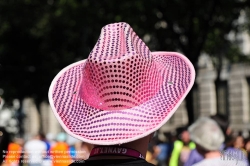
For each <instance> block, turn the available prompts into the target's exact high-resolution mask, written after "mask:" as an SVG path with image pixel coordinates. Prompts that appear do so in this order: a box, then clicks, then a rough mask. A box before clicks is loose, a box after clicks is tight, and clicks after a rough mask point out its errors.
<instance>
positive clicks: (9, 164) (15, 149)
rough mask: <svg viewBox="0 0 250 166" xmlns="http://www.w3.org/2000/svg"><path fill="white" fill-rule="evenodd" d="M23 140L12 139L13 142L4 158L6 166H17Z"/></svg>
mask: <svg viewBox="0 0 250 166" xmlns="http://www.w3.org/2000/svg"><path fill="white" fill-rule="evenodd" d="M23 143H24V141H23V139H22V138H14V141H13V142H11V143H10V144H9V146H8V153H7V156H6V158H5V164H6V166H18V165H19V163H20V158H21V155H22V150H23V147H22V146H23Z"/></svg>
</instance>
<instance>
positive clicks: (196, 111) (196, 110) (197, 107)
mask: <svg viewBox="0 0 250 166" xmlns="http://www.w3.org/2000/svg"><path fill="white" fill-rule="evenodd" d="M193 109H194V120H196V119H197V118H198V117H199V116H200V98H199V90H198V85H197V84H196V83H195V84H194V86H193Z"/></svg>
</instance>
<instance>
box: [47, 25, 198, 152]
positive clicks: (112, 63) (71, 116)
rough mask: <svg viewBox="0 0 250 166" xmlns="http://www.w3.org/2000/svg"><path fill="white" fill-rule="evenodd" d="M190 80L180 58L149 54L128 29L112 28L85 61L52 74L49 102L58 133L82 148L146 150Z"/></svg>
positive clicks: (190, 68)
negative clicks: (62, 131) (63, 132)
mask: <svg viewBox="0 0 250 166" xmlns="http://www.w3.org/2000/svg"><path fill="white" fill-rule="evenodd" d="M194 79H195V70H194V67H193V65H192V64H191V62H190V61H189V60H188V59H187V58H186V57H185V56H183V55H181V54H179V53H175V52H151V51H150V50H149V49H148V47H147V46H146V44H145V43H144V42H143V41H142V40H141V39H140V38H139V37H138V36H137V35H136V33H135V32H134V31H133V29H132V28H131V27H130V25H128V24H127V23H114V24H109V25H106V26H104V27H103V28H102V31H101V35H100V37H99V39H98V41H97V43H96V45H95V47H94V48H93V50H92V51H91V52H90V55H89V57H88V59H86V60H83V61H79V62H76V63H74V64H71V65H70V66H68V67H66V68H64V69H63V70H62V71H61V72H59V73H58V74H57V76H56V77H55V78H54V80H53V81H52V83H51V86H50V89H49V101H50V105H51V107H52V110H53V112H54V113H55V115H56V118H57V119H58V121H59V122H60V124H61V125H62V127H63V128H64V129H65V130H66V131H67V132H68V133H69V134H70V135H71V136H73V137H75V138H78V139H80V140H82V141H83V142H87V143H90V144H95V145H120V144H123V145H126V144H130V145H134V146H140V144H144V147H147V145H145V144H148V143H149V141H150V138H151V137H152V135H153V133H154V132H155V131H156V130H158V129H159V128H160V127H161V126H163V125H164V124H165V123H166V122H167V121H168V119H169V118H170V117H171V116H172V115H173V113H174V112H175V111H176V109H177V108H178V106H179V105H180V103H181V102H182V101H183V100H184V98H185V96H186V95H187V93H188V92H189V91H190V89H191V87H192V86H193V83H194ZM135 142H136V143H135Z"/></svg>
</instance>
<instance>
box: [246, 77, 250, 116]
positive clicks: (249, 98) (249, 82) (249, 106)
mask: <svg viewBox="0 0 250 166" xmlns="http://www.w3.org/2000/svg"><path fill="white" fill-rule="evenodd" d="M247 83H248V103H250V77H248V78H247ZM248 111H249V115H250V104H249V105H248ZM249 119H250V117H249Z"/></svg>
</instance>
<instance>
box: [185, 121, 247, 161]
mask: <svg viewBox="0 0 250 166" xmlns="http://www.w3.org/2000/svg"><path fill="white" fill-rule="evenodd" d="M188 130H189V132H190V135H191V140H193V141H194V142H195V144H196V149H197V151H198V152H199V153H200V154H201V155H202V156H203V157H204V159H203V160H202V161H200V162H198V163H196V164H194V165H193V166H230V165H240V166H247V163H244V162H243V161H241V160H235V159H232V158H231V156H228V155H227V154H224V153H222V152H221V151H220V149H221V145H222V143H223V142H224V140H225V137H224V134H223V132H222V130H221V129H220V127H219V125H218V124H217V123H216V122H215V121H214V120H212V119H211V118H208V117H202V118H199V119H198V120H197V121H196V122H195V123H194V124H192V125H191V126H190V127H189V128H188Z"/></svg>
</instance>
